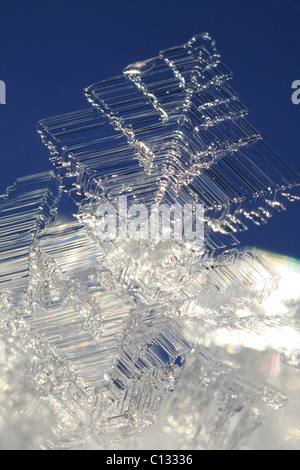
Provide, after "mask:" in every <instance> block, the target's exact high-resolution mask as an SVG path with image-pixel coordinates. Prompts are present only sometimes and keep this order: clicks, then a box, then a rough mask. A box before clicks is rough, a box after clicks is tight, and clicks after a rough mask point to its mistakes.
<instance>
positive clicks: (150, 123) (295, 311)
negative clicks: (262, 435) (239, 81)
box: [0, 34, 300, 449]
mask: <svg viewBox="0 0 300 470" xmlns="http://www.w3.org/2000/svg"><path fill="white" fill-rule="evenodd" d="M231 78H232V74H231V72H230V71H229V70H228V69H227V67H226V66H225V65H224V64H223V63H222V61H221V56H220V54H219V52H218V51H217V49H216V45H215V42H214V41H213V40H212V38H211V37H210V36H209V34H201V35H199V36H195V37H193V38H192V39H191V40H190V41H188V42H187V43H186V44H184V45H183V46H180V47H175V48H172V49H168V50H166V51H163V52H161V53H160V54H159V56H158V57H156V58H154V59H151V60H146V61H140V62H137V63H135V64H132V65H130V66H128V67H126V69H125V70H124V71H123V74H122V75H120V76H118V77H114V78H112V79H109V80H105V81H102V82H99V83H96V84H94V85H92V86H90V87H88V88H86V89H85V94H86V97H87V99H88V102H89V103H90V104H91V105H92V106H90V107H89V108H86V109H84V110H80V111H76V112H73V113H69V114H66V115H63V116H58V117H54V118H49V119H45V120H43V121H41V122H40V123H39V125H38V132H39V134H40V135H41V137H42V140H43V142H44V143H45V144H46V145H47V146H48V148H49V149H50V152H51V161H52V162H53V164H54V171H53V173H44V174H39V175H33V176H30V177H27V178H23V179H20V180H18V181H17V183H16V184H15V186H14V187H12V188H9V189H8V191H7V193H6V194H5V195H3V196H0V246H1V252H0V342H1V345H4V348H2V349H3V351H5V357H1V361H0V384H1V389H0V405H1V409H2V410H3V412H2V418H3V419H2V420H1V422H0V446H1V447H2V448H11V447H16V448H25V449H27V448H34V449H41V448H42V449H53V448H58V449H64V448H66V449H69V448H79V447H86V448H91V447H92V448H112V447H114V446H122V445H123V446H127V447H132V448H133V447H136V448H138V447H139V446H141V445H142V446H145V447H146V446H147V444H146V440H148V442H152V443H153V445H155V446H156V447H159V446H163V445H165V446H166V447H168V446H170V445H171V446H172V445H175V446H176V448H178V447H180V448H182V449H205V448H208V449H223V448H224V449H240V448H246V447H247V446H248V447H251V445H252V446H253V447H255V445H256V441H255V439H258V438H257V437H255V436H258V435H259V434H258V433H259V432H260V431H259V429H263V428H264V426H266V423H267V422H268V420H269V421H270V420H273V422H275V421H276V416H277V414H276V413H280V412H282V411H280V410H284V409H285V404H286V402H287V403H288V404H289V403H293V397H292V394H291V390H292V391H294V390H295V389H296V388H297V387H298V388H299V387H300V382H299V378H298V377H299V373H298V369H300V360H299V357H300V336H299V308H298V306H299V298H300V292H295V291H291V292H289V295H288V296H284V294H283V293H281V292H282V290H281V288H280V286H281V285H282V284H281V283H282V282H284V279H285V273H283V278H282V280H280V275H278V274H277V272H276V266H277V265H276V263H275V266H274V263H273V262H272V258H270V257H269V258H270V263H269V262H268V261H267V260H266V257H264V254H262V253H259V252H258V251H250V250H244V251H243V250H238V249H237V248H236V246H237V245H238V240H237V238H236V236H237V234H238V232H240V231H242V230H246V229H247V226H248V224H249V223H250V222H251V223H254V224H256V225H260V224H263V223H265V222H267V221H268V220H269V219H270V218H271V216H272V215H273V214H274V213H275V212H280V211H281V210H284V209H285V208H286V206H287V205H288V203H290V202H293V201H295V200H298V199H299V196H298V193H299V186H300V177H299V176H298V175H297V174H295V172H294V171H293V170H291V169H290V168H289V167H288V166H287V165H286V163H285V162H283V161H282V160H281V159H280V158H279V157H278V156H277V155H276V154H275V153H274V152H273V151H272V150H271V149H270V148H269V147H268V145H267V144H265V143H264V141H263V140H262V138H261V136H260V134H259V133H258V131H256V130H255V129H254V128H253V126H252V125H251V124H250V123H249V122H248V120H247V119H246V116H247V109H246V108H245V106H244V105H243V104H242V103H241V102H240V101H239V97H238V95H237V93H236V92H235V91H234V90H233V89H232V88H231V86H230V85H229V80H230V79H231ZM120 196H122V197H125V196H126V202H127V204H129V205H132V204H135V207H136V208H137V212H140V213H141V204H144V206H143V207H145V210H146V212H147V211H148V210H150V208H151V207H152V206H155V207H156V206H157V205H158V204H160V205H161V204H164V205H169V207H170V206H171V205H174V204H176V207H177V209H178V208H179V209H178V211H179V212H178V211H177V212H174V213H173V216H172V217H173V218H171V219H170V227H169V229H170V231H171V228H172V227H174V226H175V225H176V223H177V222H178V217H179V215H178V214H179V213H180V211H181V209H182V210H183V208H184V207H186V206H185V205H190V206H191V208H192V209H191V216H195V214H196V213H197V210H196V207H197V206H198V205H201V207H203V212H201V223H202V224H203V227H204V243H203V244H200V243H199V241H197V243H196V242H193V241H188V240H187V239H184V238H183V239H179V238H178V237H175V236H173V237H172V236H170V237H166V236H164V237H162V238H160V239H147V237H144V238H141V237H138V236H137V237H136V238H135V239H130V238H129V237H128V236H127V235H128V233H127V228H126V233H125V231H124V230H125V229H124V226H123V225H122V223H123V222H122V218H120V217H119V219H118V226H117V228H118V232H119V235H118V236H116V237H111V238H106V239H104V238H103V236H102V235H103V234H102V232H101V231H100V230H99V227H100V225H101V223H103V219H105V217H108V219H105V220H106V221H108V223H109V222H110V221H111V219H109V217H112V215H111V214H110V215H109V216H107V212H108V214H109V208H110V207H111V206H112V205H113V204H116V200H117V198H119V197H120ZM101 204H102V205H105V206H104V207H105V208H106V209H105V210H104V211H103V213H102V215H101V214H100V213H99V206H100V205H101ZM107 208H108V209H107ZM126 210H127V209H126ZM115 213H116V214H117V215H119V216H120V213H121V209H120V205H119V206H117V205H116V210H115ZM147 213H148V212H147ZM170 213H171V212H170ZM162 217H163V216H162ZM129 219H130V220H131V221H132V220H133V219H134V217H133V215H132V213H131V215H129ZM185 224H186V219H185ZM108 226H109V224H108ZM136 227H137V233H140V232H141V230H142V229H141V225H138V224H136ZM192 228H193V224H192V223H191V227H190V229H192ZM122 231H123V232H122ZM124 235H125V236H124ZM165 235H166V233H165ZM298 284H299V283H298ZM278 285H279V291H277V292H280V293H281V294H280V297H278V298H277V300H276V299H275V301H273V304H272V305H273V307H272V308H271V309H270V308H269V307H268V302H272V299H273V298H274V297H273V296H274V295H275V296H276V295H279V294H276V289H277V288H278ZM293 285H297V282H295V283H294V284H293ZM285 292H287V291H286V289H285ZM274 305H276V308H274ZM2 349H1V351H2ZM253 354H256V356H255V360H254V361H253V364H252V365H253V367H251V368H249V364H250V362H251V360H252V359H251V358H252V355H253ZM253 357H254V356H253ZM270 360H271V365H270V367H269V369H266V368H265V369H264V367H263V365H264V364H269V362H268V361H270ZM255 364H256V365H257V367H255ZM266 367H267V366H266ZM270 370H271V373H270ZM281 373H282V374H283V375H284V374H285V376H290V377H292V379H293V385H292V386H291V387H290V388H289V387H288V382H286V383H282V382H280V380H279V379H280V377H281ZM297 380H298V382H297ZM279 389H280V390H281V391H279ZM286 406H289V405H286ZM296 409H297V408H296ZM282 413H283V412H282ZM298 415H299V413H298ZM298 415H297V416H298ZM281 418H282V416H281ZM298 418H299V419H300V417H299V416H298ZM156 421H157V423H158V424H154V423H155V422H156ZM150 424H151V426H149V425H150ZM295 429H297V427H296V425H295ZM152 430H154V431H153V433H154V434H155V432H157V435H158V436H159V441H160V444H158V441H157V439H158V438H157V436H156V437H155V436H154V434H153V435H152V437H151V432H152ZM155 430H156V431H155ZM145 432H146V433H147V434H146V436H148V437H146V438H145V440H144V441H143V438H141V437H138V436H139V435H140V434H142V433H145ZM289 435H292V436H294V434H289ZM168 439H169V440H168ZM170 439H171V440H170ZM293 439H294V438H293ZM148 445H149V444H148ZM278 445H279V444H278Z"/></svg>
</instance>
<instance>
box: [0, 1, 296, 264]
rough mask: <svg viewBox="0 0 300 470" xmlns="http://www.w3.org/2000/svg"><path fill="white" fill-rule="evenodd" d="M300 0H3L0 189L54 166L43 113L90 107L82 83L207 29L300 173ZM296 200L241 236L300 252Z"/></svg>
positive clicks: (263, 124)
mask: <svg viewBox="0 0 300 470" xmlns="http://www.w3.org/2000/svg"><path fill="white" fill-rule="evenodd" d="M299 25H300V1H299V0H276V1H274V0H184V1H183V0H180V1H179V0H160V1H158V0H148V1H145V0H141V1H139V2H137V1H136V0H135V1H133V0H123V1H121V0H106V1H104V0H85V1H83V0H59V1H58V0H40V1H37V0H19V1H16V0H10V1H4V0H0V40H1V46H2V47H1V61H0V62H1V63H0V80H4V81H5V82H6V85H7V104H6V105H0V124H1V125H0V160H1V166H0V168H1V172H0V194H1V193H3V192H4V191H5V188H6V187H7V186H9V185H11V184H12V183H13V182H14V181H15V179H16V178H17V177H19V176H25V175H28V174H31V173H35V172H39V171H44V170H47V169H50V168H51V165H50V163H49V160H48V158H49V153H48V150H47V149H46V148H44V146H43V145H42V143H41V141H40V139H39V137H38V135H37V134H36V131H35V126H36V123H37V121H38V120H40V119H42V118H44V117H48V116H54V115H58V114H63V113H66V112H69V111H74V110H76V109H80V108H82V107H85V106H86V100H85V98H84V96H83V93H82V89H83V88H84V87H85V86H87V85H89V84H91V83H93V82H96V81H99V80H102V79H105V78H109V77H110V76H113V75H118V74H119V73H120V71H121V69H122V68H123V67H124V66H126V65H127V64H129V63H131V62H136V61H137V60H143V59H148V58H150V57H152V56H155V55H157V52H158V51H159V50H162V49H166V48H168V47H172V46H175V45H179V44H182V43H183V42H186V40H188V39H189V38H190V37H191V36H193V34H195V33H200V32H204V31H209V32H210V33H211V34H212V35H213V36H214V37H215V38H216V40H217V46H218V49H219V50H220V52H221V53H222V56H223V60H224V62H225V63H226V65H227V66H228V67H229V68H230V69H231V70H232V71H233V72H234V80H233V81H232V85H233V87H234V88H235V89H236V90H237V91H238V92H239V94H240V97H241V100H242V101H243V102H244V103H245V104H246V105H247V106H248V108H249V110H250V121H251V122H252V123H253V124H254V125H255V127H256V128H257V129H258V130H259V131H260V132H261V133H262V135H263V137H264V138H265V139H266V141H267V142H268V143H269V144H271V146H272V147H273V148H275V149H276V150H277V152H278V153H279V154H280V155H281V156H282V157H283V159H285V161H286V162H287V163H288V164H290V165H292V166H293V167H294V168H295V169H296V170H297V171H298V172H300V159H299V157H300V152H299V150H300V132H299V124H300V105H299V106H295V105H293V104H292V101H291V95H292V90H291V85H292V82H293V81H295V80H300V67H299V63H300V26H299ZM299 210H300V203H298V204H295V205H294V206H293V207H291V208H290V210H289V211H288V212H286V213H284V214H281V215H277V216H276V217H274V218H273V219H272V221H271V222H270V223H269V224H268V225H266V226H264V227H258V228H257V227H252V228H251V229H250V230H249V231H248V232H246V233H244V234H242V235H241V236H240V237H239V238H240V239H241V241H242V244H243V245H244V246H249V247H250V246H256V247H259V248H263V249H267V250H271V251H275V252H278V253H282V254H287V255H291V256H295V257H298V258H300V243H299V235H300V225H299Z"/></svg>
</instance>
